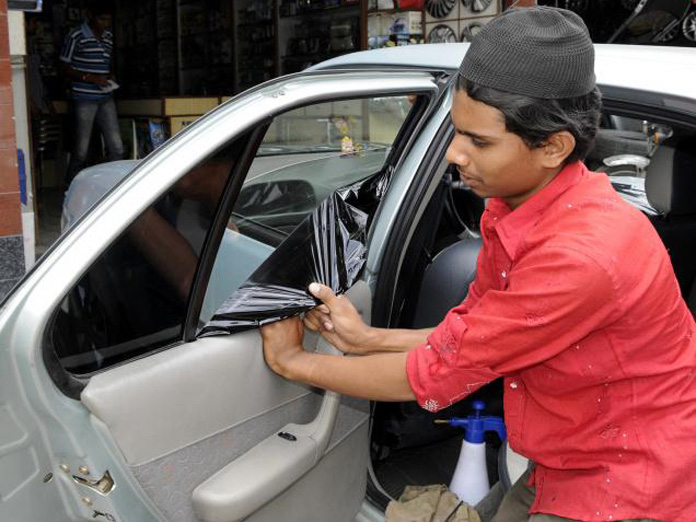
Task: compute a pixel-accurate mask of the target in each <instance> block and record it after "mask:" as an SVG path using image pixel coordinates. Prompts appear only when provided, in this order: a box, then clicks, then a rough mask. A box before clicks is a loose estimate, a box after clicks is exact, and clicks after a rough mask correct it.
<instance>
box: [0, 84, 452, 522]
mask: <svg viewBox="0 0 696 522" xmlns="http://www.w3.org/2000/svg"><path fill="white" fill-rule="evenodd" d="M441 88H442V82H440V81H438V79H437V78H436V77H435V76H433V75H432V74H430V73H428V72H423V71H396V72H394V71H392V72H376V71H343V72H341V71H331V72H328V73H324V72H319V73H312V74H307V75H300V76H295V77H290V78H288V79H281V80H278V81H275V82H270V83H268V84H265V85H264V86H261V87H259V88H257V89H255V90H253V91H250V92H248V93H246V94H244V95H241V96H239V97H237V98H235V99H233V100H232V101H230V102H228V103H227V104H226V105H225V106H222V107H220V108H219V109H217V110H216V111H214V112H212V113H211V114H209V115H207V116H206V117H204V118H202V119H201V120H199V122H197V123H196V124H195V125H193V126H192V127H191V128H190V129H188V130H186V131H185V132H183V133H181V134H180V135H178V136H176V137H175V138H174V139H172V140H170V141H169V142H168V143H167V144H165V145H164V146H163V147H162V148H161V149H159V150H158V151H157V152H156V153H154V154H152V155H151V156H150V157H148V158H147V159H146V160H145V161H144V162H143V163H142V164H140V165H139V166H138V167H137V168H136V169H135V170H134V171H133V172H132V173H131V174H130V175H129V176H127V177H126V178H125V179H124V180H122V181H121V182H120V183H119V185H118V186H117V187H115V188H114V189H113V190H112V191H111V192H109V193H108V194H107V195H106V196H105V197H104V198H103V199H102V200H101V201H100V202H99V203H98V204H97V206H96V207H95V208H94V209H92V211H91V212H89V213H88V214H87V215H85V216H84V217H83V218H82V219H81V220H80V221H79V222H78V223H77V224H75V225H74V226H73V227H72V228H71V230H70V232H69V233H68V234H67V235H66V236H65V237H64V238H63V239H62V240H61V241H60V242H59V243H58V244H57V245H55V247H54V248H53V249H52V250H51V251H49V252H48V253H47V254H46V255H45V257H44V258H43V260H42V262H41V263H39V264H38V265H37V266H36V268H35V269H34V270H33V272H32V273H31V274H29V275H28V276H27V277H26V278H25V280H24V281H23V283H22V284H21V285H20V286H19V287H18V288H17V289H16V290H15V291H14V292H13V294H11V295H10V296H9V298H8V299H7V300H6V301H5V302H4V303H3V305H2V308H1V309H0V405H1V406H0V421H1V422H0V425H1V426H2V427H3V429H2V431H1V432H0V519H3V520H5V519H7V520H95V519H96V520H102V519H103V520H111V521H147V520H171V521H191V520H211V521H212V520H240V519H249V520H281V519H283V520H302V521H307V520H352V519H353V517H354V516H355V513H356V512H357V511H358V509H359V507H360V504H361V502H362V499H363V496H364V492H365V482H366V469H367V463H368V417H369V415H368V405H367V403H365V402H360V401H355V400H352V399H348V398H341V397H340V396H338V395H336V394H332V393H323V392H320V391H318V390H314V389H310V388H307V387H304V386H300V385H297V384H295V383H291V382H288V381H285V380H283V379H281V378H279V377H277V376H276V375H275V374H273V373H272V372H271V371H270V370H268V368H267V367H266V365H265V363H264V361H263V354H262V344H261V338H260V335H259V331H258V329H256V328H250V329H245V330H244V331H241V329H236V330H234V333H233V334H231V335H223V336H213V337H205V338H199V337H198V333H199V332H200V331H201V329H202V327H203V326H204V325H205V324H206V323H207V322H208V320H209V319H210V318H211V317H213V316H214V315H215V311H216V310H217V309H218V308H219V307H220V305H222V304H223V301H224V300H225V299H226V298H227V297H228V296H230V295H231V294H232V293H233V292H234V291H235V289H237V288H239V286H240V285H241V284H242V283H243V282H244V281H245V280H246V278H247V277H248V276H249V275H251V274H253V272H254V271H255V270H256V268H257V267H259V265H261V263H262V262H264V261H268V260H269V259H273V256H277V257H278V256H282V255H287V254H283V250H282V249H283V248H284V247H283V244H284V240H285V238H286V237H287V236H288V235H289V234H290V233H291V232H292V230H293V229H294V228H295V227H296V226H297V225H298V224H299V223H301V222H302V220H303V219H304V217H305V216H306V215H308V214H309V213H311V211H312V209H313V208H314V207H315V206H316V205H317V204H319V202H320V200H321V199H322V198H324V197H325V196H326V195H329V194H331V193H332V191H333V190H335V189H338V188H340V187H344V186H347V185H354V184H355V183H360V182H362V181H364V180H366V179H369V178H370V177H371V176H376V175H385V174H386V175H387V176H386V177H385V178H384V179H386V180H387V181H388V180H389V179H390V177H391V174H394V173H395V172H396V173H397V174H398V172H399V170H400V169H401V168H402V162H403V159H404V157H406V151H408V150H409V148H410V147H411V145H412V144H413V143H414V142H415V141H416V138H417V135H418V132H419V131H420V130H421V129H422V128H423V127H424V126H426V125H428V118H429V116H430V115H431V114H432V113H433V111H435V110H436V109H437V108H438V103H439V97H438V95H439V92H440V90H441ZM320 131H321V132H320ZM318 136H321V139H320V138H318ZM349 142H350V143H349ZM269 151H270V152H269ZM273 151H275V152H276V153H277V154H275V155H274V153H273ZM409 161H411V162H413V161H414V160H413V159H412V158H411V160H409ZM409 169H410V170H409V172H415V170H416V169H415V167H414V166H413V165H411V166H410V167H409ZM396 181H397V182H396V183H393V185H394V187H395V188H390V189H389V192H388V194H389V196H390V197H392V199H393V198H395V197H396V198H397V199H398V195H397V196H395V195H393V194H392V193H393V192H394V191H400V190H403V188H404V187H405V186H406V184H407V181H406V180H404V179H403V176H402V178H398V179H396ZM274 194H275V195H276V196H277V197H275V196H274ZM254 202H257V203H258V202H262V203H263V204H256V205H254ZM392 207H393V205H392ZM393 208H395V207H393ZM388 216H389V219H390V220H392V221H393V220H394V219H395V216H394V215H393V212H392V214H388ZM371 219H372V217H371ZM374 219H375V221H374V222H375V223H376V224H377V225H379V223H380V220H379V212H378V214H377V217H375V218H374ZM385 226H388V225H386V224H384V222H383V225H382V227H381V229H380V227H379V226H376V228H378V229H380V230H381V232H380V233H384V227H385ZM278 264H279V265H282V257H281V259H280V260H279V263H278ZM350 295H351V299H352V300H353V301H354V302H355V303H356V305H357V306H358V308H359V309H361V311H362V312H363V315H364V317H365V319H366V320H367V321H368V322H369V321H370V303H371V292H370V287H369V285H367V284H366V283H364V282H358V283H357V284H356V285H354V287H353V288H351V289H350ZM306 347H307V348H308V349H313V350H325V351H331V350H332V349H333V348H332V347H330V346H328V345H326V344H325V343H324V342H323V341H321V340H320V339H319V338H317V337H311V336H310V337H309V338H308V339H307V342H306Z"/></svg>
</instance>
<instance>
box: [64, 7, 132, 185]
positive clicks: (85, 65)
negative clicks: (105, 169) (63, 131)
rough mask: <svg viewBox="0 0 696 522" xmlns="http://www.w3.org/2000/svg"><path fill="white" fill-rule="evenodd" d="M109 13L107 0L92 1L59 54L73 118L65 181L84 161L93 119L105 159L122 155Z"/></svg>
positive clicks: (69, 178)
mask: <svg viewBox="0 0 696 522" xmlns="http://www.w3.org/2000/svg"><path fill="white" fill-rule="evenodd" d="M112 13H113V9H112V7H111V4H110V2H108V1H107V0H101V1H100V0H97V1H93V2H92V3H91V4H90V5H89V8H88V14H87V19H86V20H85V22H84V23H83V24H82V25H80V26H79V27H76V28H75V29H73V30H72V31H70V33H69V34H68V36H67V37H66V38H65V43H64V44H63V50H62V52H61V54H60V60H61V62H62V64H61V70H62V72H63V74H64V75H65V77H66V78H68V80H69V81H70V96H71V101H72V107H73V112H74V118H75V134H74V138H73V139H74V143H73V151H72V154H71V156H70V163H69V165H68V172H67V174H66V184H67V183H69V182H70V181H71V180H72V178H73V177H74V176H75V174H77V173H78V172H79V171H80V170H81V169H82V168H83V167H84V165H85V161H86V160H87V153H88V152H89V143H90V139H91V136H92V127H93V126H94V123H95V121H96V123H97V125H98V127H99V129H100V130H101V133H102V136H103V137H104V143H105V145H106V150H107V159H108V160H109V161H114V160H117V159H122V158H123V155H124V150H123V142H122V141H121V134H120V131H119V127H118V117H117V115H116V104H115V103H114V98H113V91H114V88H115V86H116V84H115V82H114V81H113V80H114V75H113V63H112V52H113V35H112V34H111V31H110V30H109V28H110V27H111V21H112Z"/></svg>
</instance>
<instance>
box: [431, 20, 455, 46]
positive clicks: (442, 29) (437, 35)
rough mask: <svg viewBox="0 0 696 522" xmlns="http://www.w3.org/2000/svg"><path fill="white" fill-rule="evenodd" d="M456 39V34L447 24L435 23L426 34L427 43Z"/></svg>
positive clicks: (448, 41)
mask: <svg viewBox="0 0 696 522" xmlns="http://www.w3.org/2000/svg"><path fill="white" fill-rule="evenodd" d="M456 41H457V35H456V33H455V32H454V31H453V30H452V28H451V27H449V26H448V25H444V24H440V25H436V26H435V27H433V28H432V29H431V30H430V33H429V34H428V43H453V42H456Z"/></svg>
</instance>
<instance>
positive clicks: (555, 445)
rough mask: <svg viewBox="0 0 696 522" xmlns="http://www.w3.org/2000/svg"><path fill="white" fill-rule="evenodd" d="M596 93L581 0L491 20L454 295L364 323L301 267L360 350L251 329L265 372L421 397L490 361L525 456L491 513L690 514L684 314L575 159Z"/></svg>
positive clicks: (695, 437)
mask: <svg viewBox="0 0 696 522" xmlns="http://www.w3.org/2000/svg"><path fill="white" fill-rule="evenodd" d="M600 101H601V99H600V95H599V92H598V91H597V89H596V87H595V76H594V50H593V47H592V43H591V41H590V38H589V35H588V33H587V29H586V27H585V26H584V24H583V22H582V20H581V19H580V18H579V17H578V16H577V15H575V14H574V13H572V12H570V11H565V10H562V9H553V8H529V9H513V10H510V11H507V12H505V13H504V14H502V15H501V16H499V17H498V18H496V19H495V20H493V21H491V22H490V23H489V24H488V25H487V26H486V27H485V28H484V29H483V30H482V31H481V33H479V35H478V36H477V37H476V38H475V39H474V41H473V42H472V45H471V47H470V48H469V51H468V52H467V55H466V57H465V59H464V61H463V63H462V66H461V68H460V71H459V77H458V79H457V83H456V92H455V96H454V100H453V104H452V109H451V116H452V123H453V125H454V129H455V137H454V139H453V141H452V143H451V144H450V146H449V149H448V151H447V159H448V160H449V162H451V163H453V164H454V165H456V167H457V169H458V171H459V174H460V177H461V179H462V180H463V181H464V182H466V183H467V184H468V185H469V186H470V188H471V190H472V191H474V192H475V193H476V194H477V195H479V196H481V197H483V198H487V199H488V203H487V207H486V210H485V212H484V215H483V217H482V220H481V230H482V236H483V249H482V251H481V253H480V255H479V260H478V270H477V275H476V279H475V281H474V282H473V283H472V285H471V287H470V288H469V293H468V296H467V298H466V299H465V300H464V302H462V303H461V304H460V305H459V306H457V307H456V308H454V309H452V310H451V311H450V312H449V313H448V314H447V316H446V317H445V318H444V320H443V322H442V323H441V324H440V325H438V326H437V327H436V328H434V329H430V330H391V329H377V328H371V327H369V326H367V325H365V324H364V323H363V322H362V321H361V319H360V317H359V315H358V313H357V312H356V310H355V308H353V306H352V305H351V304H350V302H349V301H348V299H345V298H341V297H340V296H339V297H336V296H335V295H333V293H332V292H331V290H330V289H329V288H327V287H324V286H321V285H312V287H311V288H310V290H311V291H312V293H313V294H314V295H315V296H316V297H318V298H319V299H321V300H323V302H324V304H323V305H320V306H319V307H318V308H317V309H316V310H315V311H313V312H312V313H310V314H308V316H307V317H306V320H305V322H306V325H307V326H308V327H309V328H311V329H315V330H320V331H321V332H322V335H324V336H325V337H326V338H327V339H328V340H329V341H330V342H332V343H333V344H334V345H335V346H337V347H338V348H340V349H342V350H343V351H344V352H347V353H351V354H358V355H361V356H360V357H336V356H328V355H321V354H314V353H308V352H305V351H304V350H303V349H302V335H303V324H302V322H301V321H300V320H299V319H297V318H294V319H288V320H286V321H283V322H279V323H275V324H272V325H268V326H265V327H264V328H263V329H262V334H263V337H264V353H265V356H266V361H267V363H268V364H269V365H270V367H271V368H272V369H273V370H274V371H276V372H278V373H279V374H280V375H283V376H285V377H287V378H289V379H293V380H297V381H301V382H305V383H310V384H312V385H315V386H318V387H321V388H326V389H331V390H335V391H338V392H340V393H344V394H350V395H355V396H359V397H363V398H368V399H373V400H381V401H407V400H413V399H415V400H417V401H418V402H419V404H420V405H421V406H422V407H424V408H425V409H427V410H430V411H437V410H440V409H442V408H444V407H447V406H449V405H450V404H452V403H454V402H457V401H459V400H461V399H462V398H464V397H465V396H467V395H468V394H470V393H472V392H473V391H475V390H476V389H478V388H479V387H481V386H482V385H484V384H485V383H488V382H490V381H492V380H493V379H496V378H499V377H503V378H504V382H505V387H504V389H505V392H504V393H505V422H506V426H507V431H508V442H509V444H510V446H511V447H512V448H513V449H514V450H515V451H517V452H518V453H520V454H522V455H524V456H526V457H528V458H529V459H531V460H532V461H534V462H535V463H536V465H535V467H534V470H533V472H532V473H531V474H528V475H526V476H523V478H522V479H521V480H520V481H518V483H517V484H515V485H514V486H513V488H512V489H511V491H510V492H508V494H507V495H506V497H505V498H504V500H503V503H502V505H501V507H500V510H499V511H498V514H497V515H496V517H495V519H494V520H495V522H516V521H520V522H521V521H527V520H533V521H535V522H538V521H559V520H568V519H571V520H592V521H600V520H601V521H609V520H611V521H616V520H629V519H631V520H634V519H642V518H645V517H647V518H649V519H657V520H669V521H683V522H687V521H693V520H696V488H694V487H693V479H694V478H695V475H694V473H695V472H694V470H695V469H696V339H695V338H694V331H695V330H696V325H695V324H694V320H693V317H692V316H691V314H690V312H689V310H688V309H687V307H686V304H685V303H684V301H683V300H682V298H681V295H680V291H679V287H678V284H677V281H676V278H675V276H674V272H673V270H672V267H671V263H670V260H669V256H668V255H667V252H666V251H665V248H664V246H663V245H662V243H661V241H660V239H659V237H658V236H657V234H656V233H655V231H654V229H653V228H652V226H651V225H650V223H649V221H648V220H647V219H646V217H645V216H643V215H642V214H641V213H640V212H639V211H638V210H636V209H634V208H633V207H632V206H631V205H629V204H627V203H625V202H624V201H623V200H622V199H621V198H620V197H619V195H618V194H617V193H616V192H615V191H614V190H613V189H612V187H611V184H610V183H609V181H608V179H607V177H606V176H605V175H603V174H594V173H591V172H589V171H588V170H587V169H586V168H585V165H584V164H583V163H582V161H581V160H582V159H583V158H584V157H585V155H586V153H587V152H588V150H589V149H590V147H591V145H592V141H593V138H594V135H595V133H596V130H597V126H598V121H599V117H600V110H601V104H600ZM638 260H640V261H638Z"/></svg>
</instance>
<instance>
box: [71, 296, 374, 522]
mask: <svg viewBox="0 0 696 522" xmlns="http://www.w3.org/2000/svg"><path fill="white" fill-rule="evenodd" d="M349 295H351V298H352V300H353V301H354V302H356V303H357V304H358V306H359V309H360V310H361V313H362V314H363V317H364V318H365V319H366V320H367V321H369V309H370V308H369V302H370V292H369V289H368V288H367V285H365V284H364V283H358V284H356V285H355V286H354V287H353V288H352V289H351V290H350V291H349ZM305 347H306V348H307V349H310V350H320V351H325V350H328V349H330V348H329V346H328V345H327V344H326V343H325V341H323V340H322V339H321V338H319V337H318V336H317V335H315V334H309V335H308V336H307V340H306V342H305ZM250 390H254V391H253V393H245V392H246V391H250ZM326 396H327V397H328V399H327V398H324V397H325V394H323V393H321V392H319V391H317V390H312V389H310V388H307V387H304V386H301V385H298V384H295V383H292V382H290V381H286V380H284V379H282V378H280V377H278V376H277V375H276V374H274V373H273V372H272V371H271V370H270V369H268V367H267V366H266V365H265V364H264V362H263V350H262V343H261V337H260V334H259V332H258V331H256V330H254V331H247V332H242V333H239V334H236V335H234V336H217V337H207V338H201V339H198V340H196V341H195V342H193V343H188V344H185V345H181V346H177V347H174V348H171V349H169V350H166V351H162V352H160V353H157V354H154V355H151V356H149V357H145V358H142V359H139V360H137V361H133V362H131V363H129V364H127V365H123V366H120V367H117V368H113V369H111V370H108V371H105V372H102V373H100V374H98V375H96V376H94V377H93V378H92V379H91V380H90V383H89V384H88V385H87V387H86V388H85V389H84V391H83V392H82V395H81V400H82V402H83V404H85V406H86V407H87V409H88V410H89V411H90V413H91V415H92V416H94V417H95V418H96V419H98V420H99V421H100V422H101V423H103V425H104V427H105V428H106V430H107V431H108V434H109V436H110V437H112V438H113V440H114V442H115V444H116V446H117V447H118V449H119V451H120V452H121V453H122V455H123V459H124V460H125V462H126V463H127V465H128V466H129V467H130V470H131V471H132V473H133V475H134V476H135V477H136V479H137V481H138V482H139V483H140V485H141V487H142V488H143V490H144V491H145V493H146V495H147V496H148V497H149V498H151V499H152V501H153V503H154V504H155V505H156V506H157V508H158V509H159V511H160V512H161V513H163V515H164V516H165V518H166V520H171V521H175V522H178V521H192V520H196V519H197V518H196V515H195V513H194V511H193V507H194V505H196V502H194V503H192V496H193V491H194V490H195V489H196V488H197V487H199V485H201V484H202V483H204V482H206V481H208V482H210V479H211V477H213V476H214V475H215V474H216V473H218V472H219V471H220V470H221V468H224V467H225V466H226V465H229V466H231V467H233V468H234V467H240V466H244V462H246V463H247V464H246V466H247V467H244V471H243V473H242V475H241V477H246V481H245V482H244V483H243V484H240V483H239V481H236V480H234V478H239V476H238V475H237V476H233V478H228V479H227V480H224V479H221V480H219V481H218V483H219V482H221V483H222V487H220V486H219V485H218V486H217V488H218V489H214V487H209V488H208V490H207V491H209V492H210V493H209V494H208V495H205V491H206V489H205V488H202V489H201V491H203V492H204V493H203V494H202V495H201V496H200V498H199V502H198V506H200V507H199V510H198V511H199V518H200V519H201V520H239V519H242V518H245V517H247V516H248V515H251V514H252V513H253V512H254V511H256V510H257V509H259V508H261V507H263V506H264V505H265V504H267V503H268V501H269V500H271V498H272V497H273V496H276V495H278V494H280V493H282V492H283V491H284V490H286V489H287V488H288V487H290V486H291V485H292V484H293V483H294V482H296V481H297V480H299V479H300V478H301V477H302V476H303V475H304V474H306V473H307V472H308V471H309V470H310V469H311V468H312V467H313V466H315V465H316V464H317V463H319V462H320V460H321V459H322V458H323V457H324V455H325V454H326V453H330V454H332V457H331V459H332V460H335V459H338V458H340V457H338V456H337V455H339V453H340V454H343V453H345V452H338V447H339V446H341V445H343V444H348V445H350V446H351V448H352V449H351V450H350V451H348V453H349V454H351V457H350V458H351V459H356V458H358V456H361V458H362V457H366V450H365V449H363V447H364V448H367V446H368V441H367V431H366V426H367V420H368V404H367V402H366V401H356V400H351V401H348V400H344V401H341V399H340V397H339V396H336V395H335V394H326ZM331 402H334V403H335V406H336V411H335V412H331V411H330V410H329V408H330V406H331V405H330V404H328V406H327V403H331ZM339 402H341V404H340V405H339ZM322 405H323V406H324V408H323V411H322ZM192 412H194V413H193V414H192ZM322 413H324V415H328V416H329V417H332V416H333V418H329V419H326V420H325V422H324V423H323V424H322V423H321V421H320V422H318V424H319V429H308V426H309V425H310V423H311V422H312V421H313V420H314V421H315V422H316V419H317V417H318V416H320V415H321V414H322ZM315 428H316V426H315ZM303 430H304V431H305V432H307V433H306V434H305V435H304V436H303V434H302V432H303ZM322 430H323V434H319V433H318V432H319V431H322ZM280 431H287V432H290V433H292V434H294V435H295V436H296V437H297V439H298V440H297V441H295V442H296V443H297V444H295V443H290V442H288V441H285V440H284V439H280V438H279V437H278V435H277V433H278V432H280ZM276 439H277V440H279V441H281V442H287V445H288V447H287V448H279V449H280V451H278V453H275V454H274V453H273V450H274V449H275V448H276V446H275V445H273V444H272V442H275V441H276ZM264 443H265V446H264ZM269 443H271V444H269ZM302 448H304V451H303V450H302ZM255 453H256V454H255ZM272 455H274V456H272ZM269 458H271V460H270V461H268V460H267V459H269ZM360 465H361V466H362V469H363V470H364V469H365V467H366V466H367V461H366V460H363V461H362V463H361V464H360ZM254 469H258V474H257V475H255V476H254V475H252V473H251V471H252V470H254ZM264 472H265V474H263V473H264ZM214 484H216V483H215V482H214ZM234 484H236V487H233V485H234ZM351 484H352V482H351ZM226 490H227V492H228V496H234V498H232V499H231V500H227V501H226V502H225V499H226V497H225V495H224V492H225V491H226ZM353 493H355V491H354V492H353ZM361 496H362V495H360V497H361ZM221 498H222V499H223V500H220V499H221ZM194 500H195V497H194ZM353 500H354V501H355V496H354V497H353ZM216 502H217V503H216ZM286 502H287V501H286ZM301 506H302V504H299V505H297V506H296V507H295V509H296V510H297V509H300V507H301ZM310 506H311V503H305V504H304V509H305V510H306V512H305V513H304V515H303V517H304V516H311V513H312V510H313V508H310V509H308V508H309V507H310ZM266 509H272V508H270V507H267V508H266ZM221 513H222V514H224V515H225V516H223V515H222V514H221ZM300 519H302V520H305V519H306V518H300ZM298 520H299V519H298Z"/></svg>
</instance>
